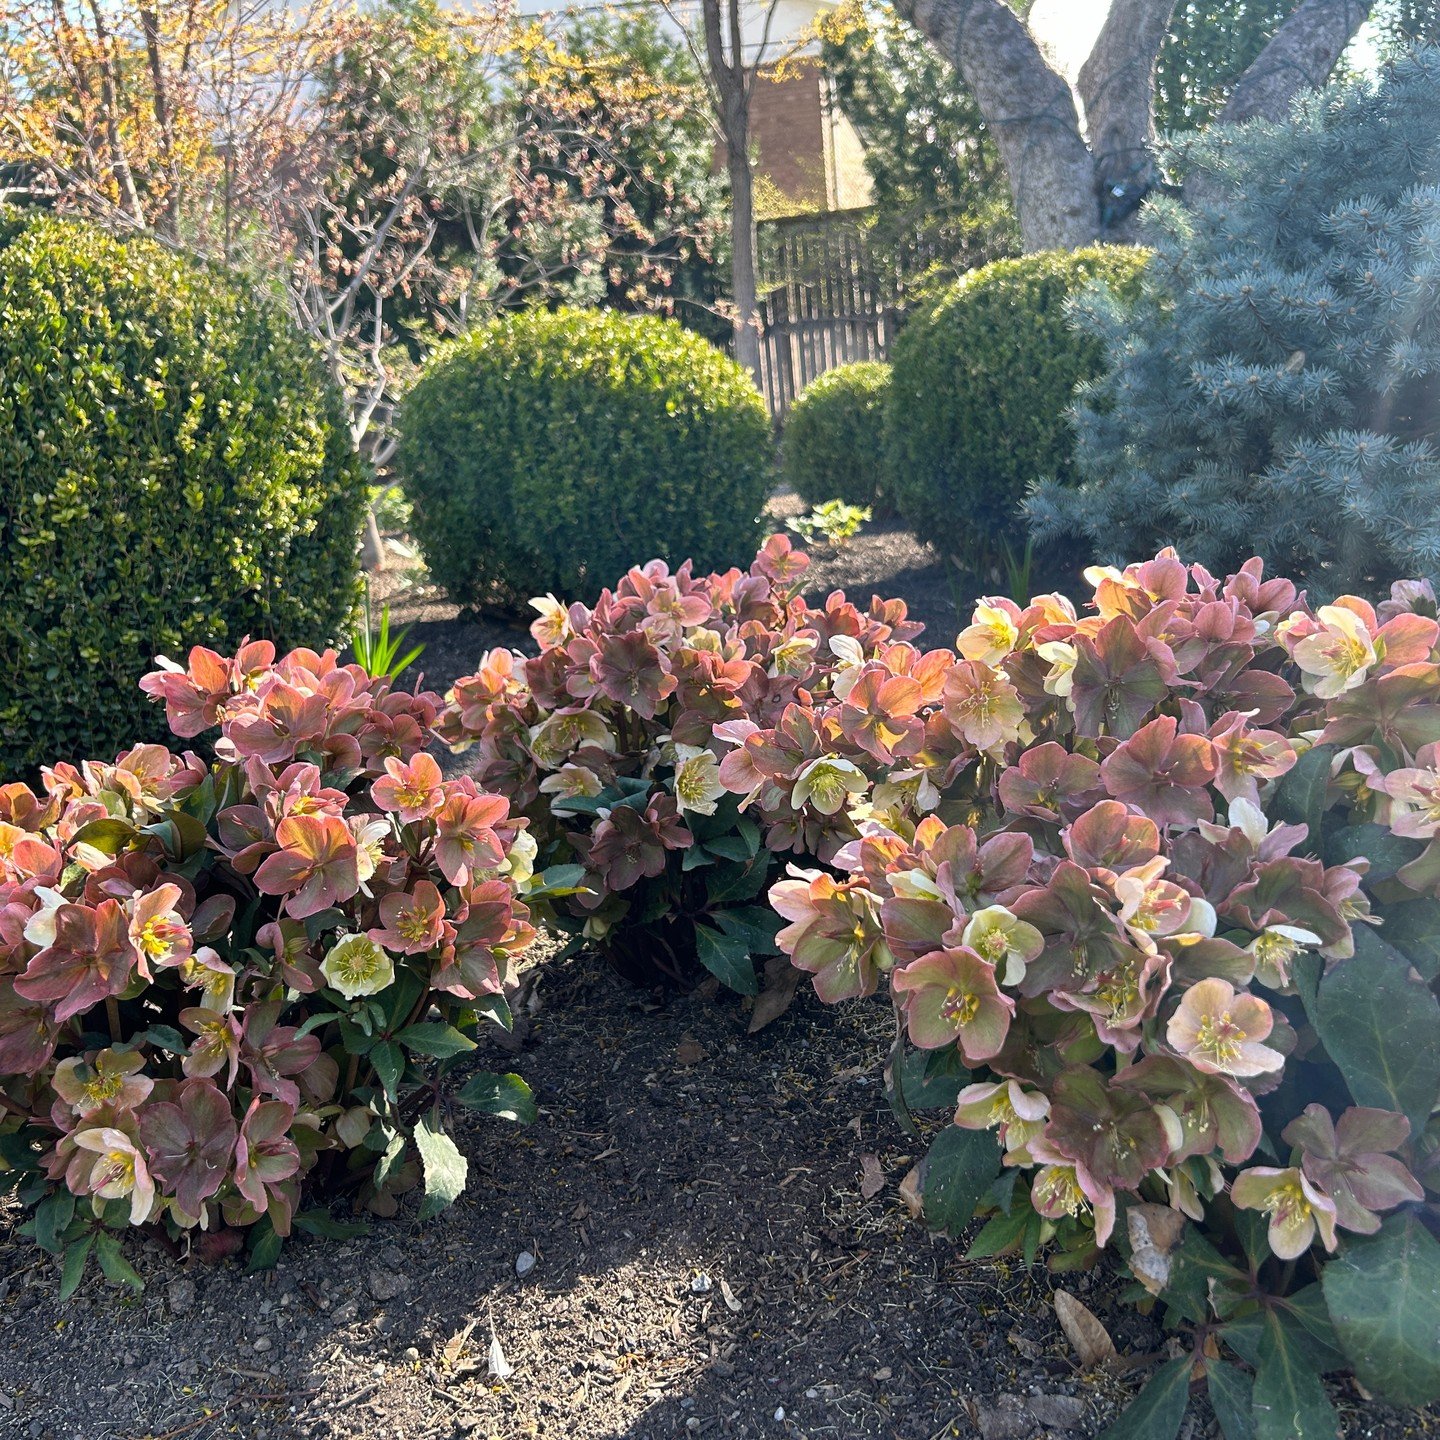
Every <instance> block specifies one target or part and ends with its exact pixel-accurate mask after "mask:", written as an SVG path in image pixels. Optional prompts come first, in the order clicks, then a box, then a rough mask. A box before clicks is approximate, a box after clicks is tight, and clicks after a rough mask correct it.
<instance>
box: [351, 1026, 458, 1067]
mask: <svg viewBox="0 0 1440 1440" xmlns="http://www.w3.org/2000/svg"><path fill="white" fill-rule="evenodd" d="M395 1039H396V1040H397V1041H398V1042H399V1043H400V1044H401V1045H403V1046H404V1047H405V1048H406V1049H407V1050H410V1051H412V1052H414V1053H415V1054H417V1055H429V1056H430V1057H431V1058H432V1059H434V1060H448V1059H450V1057H451V1056H452V1055H463V1054H464V1053H465V1051H467V1050H473V1049H474V1048H475V1042H474V1041H473V1040H472V1039H470V1037H469V1036H468V1035H462V1034H461V1033H460V1032H459V1031H458V1030H457V1029H456V1028H455V1027H454V1026H453V1025H446V1024H444V1023H443V1022H441V1021H439V1020H422V1021H420V1023H419V1024H417V1025H407V1026H406V1027H405V1028H404V1029H403V1030H401V1031H400V1032H399V1033H398V1034H397V1035H396V1036H395ZM371 1058H372V1059H373V1058H374V1057H373V1056H372V1057H371Z"/></svg>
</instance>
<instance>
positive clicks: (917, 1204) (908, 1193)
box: [900, 1165, 925, 1220]
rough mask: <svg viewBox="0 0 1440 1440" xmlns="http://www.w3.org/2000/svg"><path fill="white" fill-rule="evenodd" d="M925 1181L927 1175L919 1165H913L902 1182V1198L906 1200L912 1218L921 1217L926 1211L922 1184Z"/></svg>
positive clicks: (906, 1206)
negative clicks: (922, 1197)
mask: <svg viewBox="0 0 1440 1440" xmlns="http://www.w3.org/2000/svg"><path fill="white" fill-rule="evenodd" d="M924 1182H925V1177H924V1175H923V1173H922V1172H921V1169H920V1166H919V1165H912V1166H911V1167H910V1168H909V1170H907V1171H906V1172H905V1178H904V1179H903V1180H902V1181H901V1182H900V1198H901V1199H902V1200H903V1201H904V1202H905V1208H906V1209H907V1210H908V1211H909V1212H910V1218H911V1219H912V1220H918V1219H920V1217H921V1216H922V1215H923V1214H924V1213H925V1202H924V1200H922V1199H921V1186H922V1185H923V1184H924Z"/></svg>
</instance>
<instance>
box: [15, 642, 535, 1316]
mask: <svg viewBox="0 0 1440 1440" xmlns="http://www.w3.org/2000/svg"><path fill="white" fill-rule="evenodd" d="M142 686H143V688H144V689H145V690H146V691H147V692H148V693H149V694H150V695H151V696H152V697H153V698H154V699H155V700H156V701H160V702H163V704H164V708H165V713H166V717H167V719H168V722H169V726H170V729H171V730H172V731H173V732H174V734H175V735H176V736H177V737H179V738H180V739H181V740H190V739H195V738H199V737H204V742H203V743H206V744H207V745H208V746H209V751H208V753H211V754H213V758H212V759H208V760H207V759H202V758H200V756H199V755H197V754H196V753H194V752H191V751H185V752H183V753H176V752H172V751H171V750H168V749H166V748H165V747H163V746H160V745H141V746H137V747H135V748H134V749H132V750H129V751H127V752H126V753H124V754H122V755H121V756H119V758H118V759H117V760H115V761H114V763H100V762H87V763H85V764H82V765H80V766H79V767H75V766H72V765H68V764H67V765H58V766H55V767H54V768H51V769H47V770H45V771H44V772H43V780H42V783H41V785H40V787H39V789H38V791H37V790H32V789H30V788H29V787H27V786H25V785H23V784H10V785H6V786H3V787H0V1105H3V1115H0V1157H3V1165H4V1173H3V1175H0V1179H3V1180H4V1181H5V1182H6V1183H7V1184H8V1185H9V1186H11V1187H12V1188H14V1189H15V1190H16V1191H17V1192H18V1194H19V1196H20V1198H21V1200H22V1201H24V1202H26V1203H27V1204H30V1205H33V1206H34V1207H35V1209H34V1214H33V1216H32V1218H31V1220H30V1221H29V1224H30V1227H31V1229H32V1231H33V1234H34V1236H35V1238H36V1240H37V1241H38V1242H39V1244H40V1245H41V1246H43V1247H44V1248H45V1249H46V1250H49V1251H51V1252H53V1253H55V1254H57V1255H61V1256H63V1275H64V1281H63V1288H64V1289H65V1291H66V1292H67V1293H68V1292H69V1291H70V1290H73V1289H74V1288H75V1286H76V1285H77V1284H78V1283H79V1282H80V1280H81V1278H82V1276H83V1273H84V1270H85V1265H86V1259H87V1256H88V1255H90V1254H91V1253H92V1252H93V1253H94V1254H95V1255H96V1257H97V1258H98V1260H99V1262H100V1264H101V1266H102V1268H103V1269H104V1271H105V1273H106V1274H107V1275H108V1276H110V1277H111V1278H112V1279H125V1280H128V1281H130V1282H131V1283H138V1282H137V1281H136V1280H135V1277H134V1273H133V1271H131V1270H130V1269H129V1267H128V1265H127V1263H126V1261H125V1260H124V1257H123V1254H122V1251H121V1247H120V1244H119V1240H118V1232H121V1231H123V1230H124V1229H125V1228H126V1227H127V1226H141V1225H148V1226H151V1227H160V1228H162V1229H163V1231H164V1232H165V1233H166V1234H168V1236H169V1237H170V1238H171V1240H172V1241H175V1242H180V1243H185V1244H188V1243H190V1242H191V1241H192V1240H193V1241H195V1242H196V1243H197V1244H199V1245H200V1246H201V1248H202V1249H203V1250H205V1251H206V1252H207V1253H210V1254H224V1253H226V1252H227V1251H229V1250H232V1249H236V1248H238V1247H239V1245H240V1244H241V1242H242V1240H243V1241H247V1242H248V1245H249V1250H250V1256H251V1262H252V1264H255V1265H262V1264H265V1263H269V1262H272V1261H273V1259H274V1256H275V1255H276V1254H277V1253H278V1251H279V1248H280V1245H281V1243H282V1242H283V1239H284V1237H286V1236H287V1235H289V1234H290V1233H291V1230H292V1228H293V1227H295V1226H299V1227H301V1228H305V1229H311V1230H318V1231H321V1232H328V1231H330V1230H332V1229H333V1228H334V1226H335V1225H336V1223H337V1222H335V1221H333V1220H332V1219H331V1218H330V1216H329V1213H328V1212H327V1211H326V1210H325V1209H323V1208H315V1207H313V1206H312V1207H309V1208H307V1202H308V1201H310V1200H311V1199H312V1198H313V1199H317V1200H323V1199H325V1198H327V1197H331V1196H336V1195H346V1196H349V1197H350V1198H351V1199H352V1200H353V1201H354V1202H355V1204H356V1205H357V1206H358V1207H361V1208H368V1209H370V1210H372V1211H375V1212H377V1213H381V1214H385V1213H392V1212H393V1211H394V1209H395V1206H396V1199H395V1197H396V1196H397V1195H399V1194H400V1193H401V1192H403V1191H404V1190H406V1189H408V1188H410V1187H413V1186H414V1185H416V1184H417V1183H423V1186H424V1192H425V1193H424V1199H423V1201H422V1204H421V1213H422V1215H426V1214H430V1213H434V1212H435V1211H437V1210H439V1209H441V1208H443V1207H444V1206H445V1205H447V1204H449V1203H450V1202H451V1201H453V1200H454V1199H455V1198H456V1196H457V1195H458V1194H459V1193H460V1191H461V1189H462V1188H463V1185H464V1183H465V1172H466V1162H465V1159H464V1157H463V1156H462V1155H461V1153H460V1151H459V1150H458V1148H457V1147H456V1145H455V1143H454V1141H453V1140H452V1139H451V1138H450V1137H449V1135H448V1134H447V1133H446V1128H445V1125H446V1112H447V1110H448V1109H449V1107H450V1106H451V1105H452V1104H459V1105H462V1106H469V1107H471V1108H474V1109H478V1110H481V1111H486V1112H489V1113H491V1114H496V1115H502V1116H507V1117H509V1118H512V1119H524V1118H526V1117H527V1115H528V1114H529V1113H530V1112H531V1111H532V1110H533V1101H532V1100H531V1098H530V1095H529V1092H528V1090H527V1089H526V1087H525V1086H524V1084H523V1082H522V1081H521V1080H520V1079H519V1078H518V1077H517V1076H513V1075H504V1076H502V1075H491V1074H475V1075H471V1076H470V1077H469V1078H468V1079H467V1080H466V1081H465V1083H464V1085H463V1087H462V1088H460V1089H459V1090H458V1091H457V1092H454V1093H452V1092H451V1091H450V1090H449V1089H447V1088H446V1086H445V1083H444V1082H445V1079H446V1072H447V1071H448V1070H450V1069H451V1068H452V1067H453V1066H454V1064H455V1063H456V1062H457V1061H458V1060H460V1059H461V1058H462V1057H463V1056H465V1054H466V1053H467V1052H468V1051H471V1050H473V1049H474V1048H475V1044H476V1042H475V1038H474V1037H475V1034H476V1031H477V1027H478V1026H479V1025H480V1024H481V1023H482V1022H483V1021H485V1020H494V1021H499V1022H501V1023H508V1009H507V1006H506V1002H505V997H504V984H505V978H506V971H507V966H508V964H509V961H510V958H511V957H512V956H513V955H514V954H515V953H516V952H517V951H519V950H521V949H523V948H524V947H525V946H526V944H527V943H528V942H529V939H530V937H531V935H532V933H533V932H532V930H531V927H530V925H529V923H528V918H527V910H526V907H525V906H524V905H523V904H522V903H520V901H519V900H518V898H517V887H518V886H521V885H526V884H528V885H530V886H531V887H532V888H535V886H536V884H537V882H535V881H534V880H532V879H531V878H530V864H529V861H530V858H531V857H532V856H533V854H534V846H533V842H531V840H530V837H529V836H528V834H527V833H526V829H525V822H524V820H523V819H517V818H515V817H512V815H511V814H510V810H509V806H508V805H507V803H506V801H505V800H504V799H503V798H501V797H499V796H496V795H492V794H487V793H485V792H484V791H482V790H480V789H479V788H478V787H477V786H476V785H475V784H474V783H473V782H472V781H470V780H468V779H457V780H445V779H443V778H442V776H441V772H440V769H439V767H438V766H437V764H436V763H435V760H434V759H433V758H432V757H431V756H430V755H428V754H427V753H425V749H424V747H425V745H426V743H427V741H428V740H429V739H430V738H431V727H432V725H433V722H434V721H435V719H436V716H437V713H438V710H439V706H440V700H439V697H438V696H435V695H432V694H428V693H423V692H417V693H405V692H403V691H400V690H396V689H392V688H391V685H390V682H389V681H388V680H386V679H384V678H375V677H372V676H371V675H369V674H368V673H367V672H366V671H365V670H363V669H362V668H361V667H360V666H358V665H342V664H340V663H339V662H338V660H337V657H336V656H335V654H334V653H333V652H326V653H325V654H316V653H314V652H312V651H308V650H296V651H293V652H291V653H290V654H288V655H286V656H284V657H283V658H281V659H278V660H277V658H276V656H275V652H274V648H273V647H272V646H271V645H270V644H269V643H268V642H255V643H251V644H247V645H245V646H243V647H242V648H241V649H240V651H239V652H238V653H237V654H236V655H234V656H233V657H225V656H221V655H219V654H216V653H214V652H212V651H209V650H205V649H203V648H196V649H194V650H192V651H191V652H190V654H189V657H188V662H187V664H186V665H185V666H183V667H181V666H178V665H174V664H170V663H168V662H163V661H162V662H161V666H160V668H159V669H157V670H156V671H154V672H153V673H151V674H149V675H147V676H146V677H145V679H144V680H143V681H142ZM213 732H218V733H213ZM247 1229H248V1236H247V1235H245V1233H244V1232H246V1231H247Z"/></svg>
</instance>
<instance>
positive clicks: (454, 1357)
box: [440, 1320, 479, 1370]
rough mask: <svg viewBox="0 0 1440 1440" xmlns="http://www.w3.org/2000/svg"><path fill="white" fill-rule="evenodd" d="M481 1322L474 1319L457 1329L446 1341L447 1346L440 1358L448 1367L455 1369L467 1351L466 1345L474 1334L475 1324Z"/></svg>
mask: <svg viewBox="0 0 1440 1440" xmlns="http://www.w3.org/2000/svg"><path fill="white" fill-rule="evenodd" d="M478 1323H479V1322H478V1321H477V1320H472V1321H470V1323H469V1324H468V1325H466V1327H465V1328H464V1329H463V1330H457V1331H456V1332H455V1334H453V1335H452V1336H451V1337H450V1338H449V1339H448V1340H447V1341H446V1342H445V1348H444V1349H443V1350H442V1351H441V1352H440V1359H441V1361H442V1363H443V1364H444V1365H445V1367H446V1369H448V1370H453V1369H454V1368H455V1366H456V1365H457V1364H459V1362H460V1357H461V1356H462V1355H463V1354H464V1353H465V1347H466V1346H467V1345H468V1344H469V1343H470V1336H471V1335H472V1334H474V1331H475V1326H476V1325H477V1324H478Z"/></svg>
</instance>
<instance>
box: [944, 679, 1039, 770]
mask: <svg viewBox="0 0 1440 1440" xmlns="http://www.w3.org/2000/svg"><path fill="white" fill-rule="evenodd" d="M945 718H946V720H948V721H949V722H950V728H951V729H952V730H953V731H954V732H955V733H956V734H957V735H958V736H960V737H961V739H963V740H964V741H965V742H966V743H967V744H970V745H973V746H974V747H975V748H976V749H977V750H994V749H996V748H998V747H999V746H1001V745H1005V744H1007V743H1008V742H1009V741H1011V740H1017V739H1019V737H1020V727H1021V726H1022V725H1023V724H1024V723H1025V707H1024V705H1023V704H1022V703H1021V700H1020V693H1019V691H1017V690H1016V689H1015V687H1014V686H1013V685H1012V684H1011V683H1010V681H1009V680H1008V679H1006V677H1005V673H1004V671H1001V670H993V669H991V667H990V666H989V665H985V664H982V663H981V662H980V661H978V660H962V661H961V662H960V663H959V664H958V665H956V666H955V668H954V669H953V670H951V672H950V674H949V676H948V677H947V678H946V681H945Z"/></svg>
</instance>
